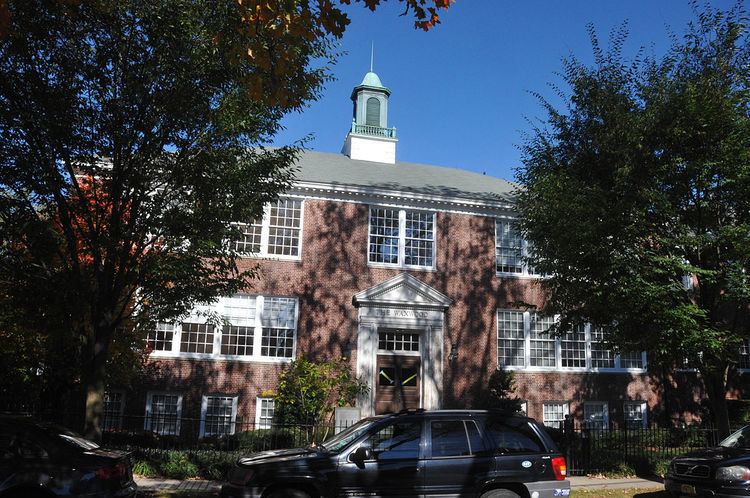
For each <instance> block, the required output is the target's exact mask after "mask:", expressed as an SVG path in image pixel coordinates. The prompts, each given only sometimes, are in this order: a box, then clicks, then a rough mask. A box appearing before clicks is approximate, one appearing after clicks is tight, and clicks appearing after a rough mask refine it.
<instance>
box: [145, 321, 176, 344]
mask: <svg viewBox="0 0 750 498" xmlns="http://www.w3.org/2000/svg"><path fill="white" fill-rule="evenodd" d="M173 337H174V325H172V324H171V323H164V322H159V323H157V324H156V325H155V326H154V328H153V329H151V330H149V331H148V332H147V333H146V344H147V345H148V347H149V348H150V349H151V350H152V351H171V350H172V338H173Z"/></svg>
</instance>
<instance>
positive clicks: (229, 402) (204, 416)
mask: <svg viewBox="0 0 750 498" xmlns="http://www.w3.org/2000/svg"><path fill="white" fill-rule="evenodd" d="M236 419H237V396H222V395H218V394H217V395H210V396H203V399H202V401H201V428H200V437H211V436H228V435H230V434H234V423H235V420H236Z"/></svg>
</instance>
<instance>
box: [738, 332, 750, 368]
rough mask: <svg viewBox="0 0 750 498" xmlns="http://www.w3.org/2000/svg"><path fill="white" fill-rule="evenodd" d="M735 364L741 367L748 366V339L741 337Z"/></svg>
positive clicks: (749, 355)
mask: <svg viewBox="0 0 750 498" xmlns="http://www.w3.org/2000/svg"><path fill="white" fill-rule="evenodd" d="M737 366H738V367H739V368H742V369H748V368H750V341H748V340H747V339H743V341H742V344H741V345H740V361H739V364H738V365H737Z"/></svg>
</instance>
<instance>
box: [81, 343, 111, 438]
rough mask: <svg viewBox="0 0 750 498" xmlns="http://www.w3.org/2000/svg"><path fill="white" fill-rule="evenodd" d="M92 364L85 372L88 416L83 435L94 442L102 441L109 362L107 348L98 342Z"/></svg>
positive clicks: (92, 356)
mask: <svg viewBox="0 0 750 498" xmlns="http://www.w3.org/2000/svg"><path fill="white" fill-rule="evenodd" d="M92 349H93V351H92V355H91V358H90V362H89V363H88V365H87V366H86V370H85V372H84V388H85V395H86V414H85V420H84V427H83V434H84V436H85V437H86V438H88V439H91V440H92V441H97V442H99V441H101V440H102V422H103V419H104V371H105V368H104V367H105V364H106V362H107V349H108V348H107V347H106V345H104V344H102V343H101V341H96V343H95V346H94V348H92Z"/></svg>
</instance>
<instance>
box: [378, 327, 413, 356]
mask: <svg viewBox="0 0 750 498" xmlns="http://www.w3.org/2000/svg"><path fill="white" fill-rule="evenodd" d="M378 349H379V350H381V351H398V352H416V351H419V334H418V333H411V332H407V331H401V330H393V331H390V330H389V331H386V332H379V333H378Z"/></svg>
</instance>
